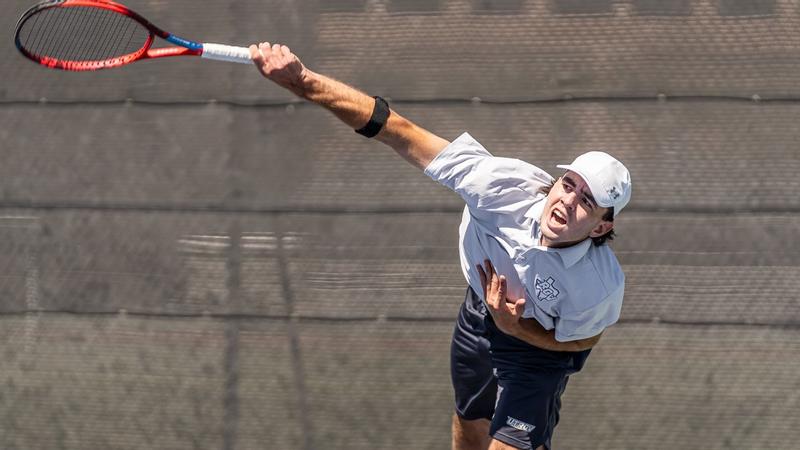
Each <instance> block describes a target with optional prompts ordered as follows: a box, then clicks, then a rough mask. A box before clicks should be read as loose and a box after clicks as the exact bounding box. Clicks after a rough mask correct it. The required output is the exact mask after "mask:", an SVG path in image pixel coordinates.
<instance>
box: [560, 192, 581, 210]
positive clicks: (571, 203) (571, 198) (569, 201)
mask: <svg viewBox="0 0 800 450" xmlns="http://www.w3.org/2000/svg"><path fill="white" fill-rule="evenodd" d="M577 201H578V194H576V193H575V192H570V193H566V194H564V195H563V196H561V203H563V204H564V206H566V207H567V208H569V209H574V208H575V205H576V203H577Z"/></svg>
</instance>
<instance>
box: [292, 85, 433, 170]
mask: <svg viewBox="0 0 800 450" xmlns="http://www.w3.org/2000/svg"><path fill="white" fill-rule="evenodd" d="M304 75H305V76H304V79H303V83H302V90H301V91H300V95H301V96H302V97H303V98H305V99H306V100H308V101H310V102H312V103H315V104H317V105H320V106H322V107H324V108H326V109H328V110H329V111H331V112H332V113H333V114H334V115H336V117H337V118H339V120H341V121H342V122H344V123H345V124H347V125H348V126H349V127H350V128H353V129H359V128H361V127H363V126H364V125H365V124H366V123H367V122H368V121H369V119H370V117H371V116H372V111H373V109H374V108H375V99H373V98H372V97H370V96H369V95H367V94H365V93H363V92H361V91H359V90H358V89H355V88H353V87H351V86H348V85H346V84H344V83H342V82H340V81H337V80H334V79H333V78H330V77H326V76H325V75H322V74H318V73H315V72H312V71H310V70H308V69H306V73H305V74H304ZM375 138H376V139H377V140H379V141H380V142H383V143H384V144H386V145H388V146H390V147H392V148H393V149H394V150H395V151H396V152H397V153H398V154H399V155H400V156H402V157H403V158H404V159H405V160H406V161H408V162H409V163H411V164H413V165H414V166H416V167H418V168H420V169H424V168H425V167H426V166H427V165H428V164H429V163H430V162H431V161H432V160H433V158H435V157H436V155H437V154H438V153H439V152H440V151H441V150H442V149H444V148H445V147H446V146H447V145H448V144H449V142H448V141H446V140H445V139H442V138H440V137H438V136H436V135H435V134H433V133H431V132H429V131H427V130H425V129H423V128H422V127H419V126H417V125H416V124H414V123H413V122H411V121H410V120H408V119H406V118H404V117H403V116H401V115H400V114H398V113H397V112H396V111H393V110H392V111H391V114H390V115H389V119H388V120H387V122H386V124H385V125H384V127H383V128H382V129H381V131H380V133H378V135H377V136H375Z"/></svg>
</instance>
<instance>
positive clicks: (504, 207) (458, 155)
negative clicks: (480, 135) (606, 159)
mask: <svg viewBox="0 0 800 450" xmlns="http://www.w3.org/2000/svg"><path fill="white" fill-rule="evenodd" d="M425 174H426V175H428V176H429V177H431V178H432V179H433V180H434V181H437V182H438V183H440V184H442V185H444V186H446V187H448V188H450V189H452V190H453V191H455V192H456V193H457V194H458V195H460V196H461V198H463V199H464V201H465V202H466V203H467V206H469V208H470V209H471V210H480V211H488V212H500V213H502V212H513V211H517V210H523V209H524V210H527V209H528V208H530V205H531V199H532V198H534V197H535V196H537V195H539V194H540V189H541V188H542V187H543V186H546V185H548V184H550V183H551V182H552V180H553V178H552V177H551V176H550V175H549V174H548V173H547V172H545V171H543V170H542V169H540V168H538V167H536V166H534V165H531V164H528V163H526V162H524V161H521V160H519V159H513V158H501V157H496V156H492V154H491V153H489V152H488V151H487V150H486V149H485V148H484V147H483V146H482V145H481V144H480V143H479V142H478V141H476V140H475V139H474V138H473V137H472V136H470V135H469V133H464V134H462V135H461V136H459V137H458V139H456V140H454V141H453V142H451V143H450V145H448V146H447V147H445V148H444V150H442V151H441V152H440V153H439V154H438V155H437V156H436V158H434V159H433V161H431V163H430V164H428V166H427V167H426V168H425Z"/></svg>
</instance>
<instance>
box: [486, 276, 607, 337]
mask: <svg viewBox="0 0 800 450" xmlns="http://www.w3.org/2000/svg"><path fill="white" fill-rule="evenodd" d="M484 265H485V266H486V269H485V270H484V268H483V267H481V266H480V265H478V266H477V269H478V273H479V274H480V277H481V285H482V286H483V298H485V299H486V307H487V309H488V310H489V313H491V315H492V319H494V323H495V325H497V328H499V329H500V331H502V332H503V333H505V334H508V335H510V336H514V337H515V338H517V339H520V340H522V341H525V342H527V343H528V344H531V345H533V346H535V347H539V348H543V349H545V350H552V351H557V352H579V351H582V350H588V349H590V348H592V347H594V346H595V345H596V344H597V342H598V341H599V340H600V335H602V334H603V333H602V332H601V333H600V334H598V335H596V336H592V337H590V338H586V339H578V340H575V341H569V342H560V341H557V340H556V338H555V330H545V329H544V327H543V326H542V325H540V324H539V322H537V321H536V319H523V318H522V312H523V310H524V307H525V299H524V298H521V299H517V300H511V299H508V298H507V297H506V293H507V292H508V290H507V287H506V278H505V277H504V276H502V275H500V276H498V275H497V272H495V271H494V267H493V266H492V263H491V261H489V260H486V261H484Z"/></svg>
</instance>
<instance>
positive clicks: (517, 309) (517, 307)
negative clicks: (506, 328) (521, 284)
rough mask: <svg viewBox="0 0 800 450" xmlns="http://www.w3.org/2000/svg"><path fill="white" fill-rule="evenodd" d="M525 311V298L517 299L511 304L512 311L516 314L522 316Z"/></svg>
mask: <svg viewBox="0 0 800 450" xmlns="http://www.w3.org/2000/svg"><path fill="white" fill-rule="evenodd" d="M523 311H525V299H524V298H520V299H517V301H516V302H515V303H514V304H513V305H512V306H511V312H512V314H514V315H515V316H522V312H523Z"/></svg>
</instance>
